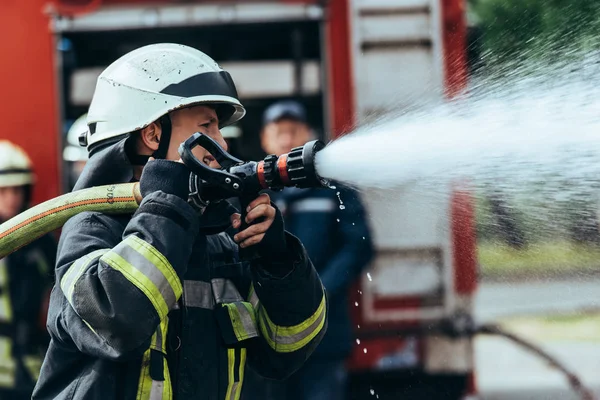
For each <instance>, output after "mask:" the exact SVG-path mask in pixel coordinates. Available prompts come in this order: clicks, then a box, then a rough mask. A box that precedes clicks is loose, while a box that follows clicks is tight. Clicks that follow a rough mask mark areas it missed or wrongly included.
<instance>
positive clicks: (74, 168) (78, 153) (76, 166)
mask: <svg viewBox="0 0 600 400" xmlns="http://www.w3.org/2000/svg"><path fill="white" fill-rule="evenodd" d="M86 120H87V114H83V115H81V116H80V117H79V118H77V119H76V120H75V122H73V124H72V125H71V127H70V128H69V131H68V132H67V145H66V146H65V148H64V149H63V160H64V161H65V162H66V163H67V172H68V182H69V188H71V189H72V188H73V186H75V182H77V179H78V178H79V175H81V172H83V167H85V163H86V162H87V160H88V154H87V151H86V149H85V147H82V146H80V145H79V137H80V136H81V135H82V134H85V132H86V131H87V124H86Z"/></svg>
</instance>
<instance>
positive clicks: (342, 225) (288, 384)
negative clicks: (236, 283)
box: [244, 101, 373, 400]
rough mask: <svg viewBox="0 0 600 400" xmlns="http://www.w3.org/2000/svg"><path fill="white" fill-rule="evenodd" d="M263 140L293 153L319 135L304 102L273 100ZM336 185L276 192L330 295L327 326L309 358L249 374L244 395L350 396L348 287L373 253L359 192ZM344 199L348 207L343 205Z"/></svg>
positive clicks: (275, 398) (264, 398)
mask: <svg viewBox="0 0 600 400" xmlns="http://www.w3.org/2000/svg"><path fill="white" fill-rule="evenodd" d="M263 123H264V126H263V129H262V132H261V135H260V137H261V145H262V147H263V149H264V150H265V152H267V153H269V154H284V153H288V152H289V151H290V150H291V149H292V148H294V147H297V146H302V145H303V144H304V143H306V142H307V141H309V140H312V139H314V138H315V137H314V136H315V134H314V132H313V130H312V129H311V127H310V126H309V124H308V119H307V114H306V110H305V108H304V106H302V104H300V103H298V102H296V101H281V102H278V103H275V104H273V105H271V106H270V107H269V108H267V110H266V111H265V112H264V115H263ZM335 186H336V187H337V189H336V190H335V191H334V190H320V189H298V188H285V189H284V190H283V191H281V192H277V193H273V194H272V199H273V201H274V202H275V203H276V204H277V206H278V207H279V208H280V210H281V212H282V214H283V216H284V218H285V224H286V228H287V229H288V230H289V231H290V232H291V233H292V234H294V235H296V236H297V237H298V238H300V240H301V241H302V243H303V244H304V246H305V247H306V251H307V253H308V255H309V257H310V259H311V260H312V261H313V263H314V265H315V268H316V270H317V271H318V273H319V275H320V277H321V279H322V281H323V285H324V286H325V289H326V290H327V295H328V298H329V304H330V306H329V318H328V321H329V323H328V329H327V332H326V334H325V336H324V337H323V340H322V341H321V343H320V344H319V346H318V347H317V349H316V350H315V353H314V354H313V355H312V357H311V358H310V360H308V362H307V363H306V364H305V365H304V366H303V367H302V368H301V369H300V370H299V371H297V372H296V373H295V374H294V375H292V376H291V377H290V378H289V379H288V380H286V381H284V382H277V381H270V380H266V379H262V378H260V377H259V376H256V375H254V374H251V373H250V374H249V376H248V382H247V384H248V387H247V390H246V392H245V394H244V399H245V400H321V399H322V400H336V399H345V398H346V395H345V386H346V367H345V361H346V358H347V357H348V355H349V354H350V350H351V346H352V343H353V337H352V326H351V323H350V316H349V312H348V309H349V304H348V303H349V301H348V290H349V288H350V285H351V284H352V283H353V282H354V281H355V280H356V279H357V277H358V275H359V274H360V272H361V271H362V270H363V269H364V268H365V267H366V266H367V265H368V263H369V261H370V259H371V257H372V255H373V245H372V243H371V235H370V231H369V227H368V225H367V222H366V218H365V210H364V207H363V206H362V204H361V201H360V198H359V196H358V194H357V193H356V192H354V191H352V190H349V189H348V188H344V187H342V186H341V185H339V184H337V183H335ZM338 193H339V196H340V199H341V200H342V201H343V203H344V207H345V208H344V209H343V210H342V209H340V201H339V200H338V197H337V196H338Z"/></svg>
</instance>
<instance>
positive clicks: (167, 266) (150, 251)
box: [124, 235, 183, 301]
mask: <svg viewBox="0 0 600 400" xmlns="http://www.w3.org/2000/svg"><path fill="white" fill-rule="evenodd" d="M124 242H127V243H128V244H129V246H131V248H133V249H135V250H137V252H138V253H140V254H141V255H142V256H144V257H146V259H147V260H148V261H150V263H152V265H154V266H156V268H158V269H159V270H160V272H162V274H163V276H164V277H165V279H166V280H167V282H168V283H169V286H170V287H171V290H172V291H173V293H175V301H177V300H179V298H180V297H181V294H182V293H183V285H182V284H181V280H180V279H179V276H177V273H176V272H175V270H174V269H173V267H172V266H171V263H170V262H169V260H167V258H166V257H165V256H164V255H163V254H162V253H161V252H160V251H158V250H157V249H156V248H155V247H154V246H152V245H151V244H150V243H148V242H146V241H144V240H143V239H140V238H139V237H137V236H135V235H130V236H128V237H127V239H125V240H124Z"/></svg>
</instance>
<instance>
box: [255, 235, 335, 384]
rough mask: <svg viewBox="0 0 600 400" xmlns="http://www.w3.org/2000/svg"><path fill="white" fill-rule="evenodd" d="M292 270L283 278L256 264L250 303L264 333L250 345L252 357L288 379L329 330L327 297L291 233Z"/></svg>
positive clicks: (264, 369)
mask: <svg viewBox="0 0 600 400" xmlns="http://www.w3.org/2000/svg"><path fill="white" fill-rule="evenodd" d="M286 241H287V243H288V252H289V253H288V254H289V255H290V258H289V259H290V260H291V261H290V262H292V263H293V269H292V270H291V272H290V273H289V274H287V275H286V276H285V277H283V278H275V277H273V276H270V275H269V274H268V273H267V272H266V271H265V270H264V269H263V268H262V267H261V266H260V263H255V264H254V265H253V266H252V268H251V270H252V286H251V288H250V293H249V301H250V303H252V304H253V306H254V309H255V315H256V323H257V326H258V330H259V333H260V336H259V337H258V338H256V339H254V340H252V341H251V343H250V345H249V347H248V361H249V365H250V367H251V368H253V369H254V370H255V371H256V372H257V373H259V374H260V375H262V376H264V377H266V378H271V379H285V378H286V377H288V376H290V375H291V374H292V373H293V372H295V371H296V370H297V369H298V368H300V367H301V366H302V364H303V363H304V362H305V361H306V359H308V357H309V356H310V355H311V354H312V352H313V351H314V349H315V348H316V347H317V345H318V344H319V342H320V341H321V339H322V337H323V335H324V334H325V331H326V329H327V310H328V305H327V298H326V295H325V291H324V289H323V285H322V284H321V281H320V279H319V276H318V275H317V273H316V271H315V269H314V268H313V265H312V263H311V262H310V260H309V258H308V256H307V255H306V251H305V250H304V247H303V246H302V244H301V243H300V241H299V240H298V239H297V238H295V237H294V236H292V235H290V234H287V237H286Z"/></svg>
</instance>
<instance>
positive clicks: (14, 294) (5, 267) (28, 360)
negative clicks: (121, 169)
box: [0, 140, 56, 400]
mask: <svg viewBox="0 0 600 400" xmlns="http://www.w3.org/2000/svg"><path fill="white" fill-rule="evenodd" d="M33 180H34V175H33V171H32V164H31V161H30V160H29V157H28V156H27V154H26V153H25V152H24V151H23V150H22V149H21V148H20V147H18V146H16V145H14V144H13V143H11V142H9V141H6V140H2V141H0V223H2V222H4V221H6V220H8V219H10V218H12V217H14V216H15V215H17V214H19V213H20V212H22V211H25V209H26V207H27V205H28V203H29V200H30V195H31V189H32V185H33ZM55 256H56V243H55V242H54V240H53V239H52V238H51V237H50V236H44V237H42V238H41V239H39V240H37V241H35V242H33V243H31V244H30V245H28V246H26V247H24V248H22V249H20V250H18V251H17V252H15V253H13V254H11V255H10V256H8V257H6V258H4V259H0V399H1V400H4V399H11V400H12V399H27V398H30V397H31V392H32V390H33V387H34V385H35V382H36V380H37V377H38V375H39V372H40V366H41V364H42V359H43V356H44V351H45V348H46V347H47V345H48V339H49V338H48V334H47V332H46V330H45V329H44V325H43V324H40V320H41V318H42V316H43V315H44V314H45V309H44V307H43V304H44V299H45V298H44V295H45V294H47V292H48V289H49V288H50V287H51V275H50V274H51V271H52V267H53V265H54V261H55Z"/></svg>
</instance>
